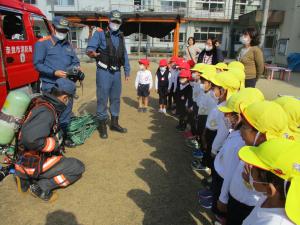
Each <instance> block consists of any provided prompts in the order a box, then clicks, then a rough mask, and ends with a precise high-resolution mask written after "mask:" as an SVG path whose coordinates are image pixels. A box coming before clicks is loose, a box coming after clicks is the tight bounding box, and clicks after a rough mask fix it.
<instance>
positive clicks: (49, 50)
mask: <svg viewBox="0 0 300 225" xmlns="http://www.w3.org/2000/svg"><path fill="white" fill-rule="evenodd" d="M53 28H54V34H53V35H51V36H47V37H44V38H41V39H39V40H38V41H37V43H36V44H35V46H34V58H33V63H34V67H35V69H36V70H37V71H38V72H39V73H40V81H41V90H42V92H48V93H49V92H50V91H51V89H52V87H53V86H54V85H55V81H56V80H57V79H59V78H66V77H67V72H68V71H70V70H72V69H73V68H80V67H79V66H80V62H79V59H78V57H77V55H76V53H75V51H74V49H73V47H72V45H71V44H70V42H69V41H68V39H67V34H68V32H69V31H70V27H69V22H68V20H66V19H65V18H64V17H61V16H56V17H54V19H53ZM72 108H73V100H70V101H69V103H68V105H67V108H66V110H65V111H64V112H63V113H62V114H61V115H60V118H59V122H60V126H61V128H62V130H63V131H64V135H65V136H64V139H65V140H64V141H65V146H66V147H75V146H76V145H75V143H74V142H72V140H71V139H70V138H68V136H67V127H68V124H69V123H70V119H71V115H72Z"/></svg>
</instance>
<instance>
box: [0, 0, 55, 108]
mask: <svg viewBox="0 0 300 225" xmlns="http://www.w3.org/2000/svg"><path fill="white" fill-rule="evenodd" d="M51 32H52V30H51V26H50V24H49V22H48V21H47V19H46V17H45V15H44V14H43V13H42V12H41V11H40V10H39V9H38V8H36V7H34V6H32V5H30V4H26V3H23V2H22V1H18V0H9V1H8V0H0V48H1V49H0V109H1V108H2V105H3V103H4V101H5V98H6V96H7V94H8V92H9V91H10V90H15V89H19V88H23V89H27V90H26V91H30V90H31V87H32V85H33V84H35V83H36V82H37V80H38V72H37V71H36V70H35V69H34V66H33V47H34V43H35V42H36V41H37V40H38V39H39V38H42V37H44V36H47V35H49V34H51Z"/></svg>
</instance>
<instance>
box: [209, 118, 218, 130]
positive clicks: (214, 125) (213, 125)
mask: <svg viewBox="0 0 300 225" xmlns="http://www.w3.org/2000/svg"><path fill="white" fill-rule="evenodd" d="M209 124H210V126H211V127H213V128H215V127H216V126H217V121H216V120H211V121H210V122H209Z"/></svg>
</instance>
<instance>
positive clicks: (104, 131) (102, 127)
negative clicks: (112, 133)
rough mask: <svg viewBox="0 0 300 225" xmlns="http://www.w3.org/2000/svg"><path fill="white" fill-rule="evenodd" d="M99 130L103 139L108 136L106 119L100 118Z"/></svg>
mask: <svg viewBox="0 0 300 225" xmlns="http://www.w3.org/2000/svg"><path fill="white" fill-rule="evenodd" d="M98 131H99V135H100V138H102V139H107V138H108V135H107V127H106V120H99V125H98Z"/></svg>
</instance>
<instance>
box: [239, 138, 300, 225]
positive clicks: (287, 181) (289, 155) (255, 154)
mask: <svg viewBox="0 0 300 225" xmlns="http://www.w3.org/2000/svg"><path fill="white" fill-rule="evenodd" d="M299 149H300V144H299V143H298V142H295V141H292V140H286V139H282V138H279V139H273V140H270V141H266V142H264V143H262V144H261V145H259V146H258V147H255V146H245V147H243V148H242V149H241V150H240V151H239V157H240V158H241V160H242V161H243V162H244V163H246V165H247V167H246V168H245V169H248V168H250V169H249V174H248V176H249V185H250V187H251V188H252V189H253V190H255V191H256V192H258V193H260V194H261V195H262V196H264V197H263V198H262V200H261V201H259V203H258V204H257V205H256V207H255V208H254V209H253V211H252V212H251V213H250V215H249V216H248V217H247V218H246V219H245V220H244V221H243V224H242V225H253V224H255V225H293V224H300V213H299V209H300V201H299V199H300V195H299V194H300V193H299V192H300V189H299V187H300V154H299ZM236 213H237V212H236Z"/></svg>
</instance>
